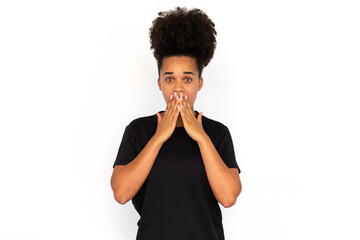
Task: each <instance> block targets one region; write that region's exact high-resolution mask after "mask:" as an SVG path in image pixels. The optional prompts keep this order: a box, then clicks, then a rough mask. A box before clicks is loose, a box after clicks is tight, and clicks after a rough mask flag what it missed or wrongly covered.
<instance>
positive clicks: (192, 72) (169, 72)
mask: <svg viewBox="0 0 360 240" xmlns="http://www.w3.org/2000/svg"><path fill="white" fill-rule="evenodd" d="M165 74H174V72H164V74H163V76H165ZM184 74H192V75H194V76H195V74H194V73H193V72H184Z"/></svg>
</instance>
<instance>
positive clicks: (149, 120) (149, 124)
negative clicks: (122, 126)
mask: <svg viewBox="0 0 360 240" xmlns="http://www.w3.org/2000/svg"><path fill="white" fill-rule="evenodd" d="M156 124H157V118H156V114H151V115H146V116H142V117H137V118H135V119H133V120H132V121H130V123H129V124H128V125H127V126H126V127H127V128H129V129H132V130H134V131H135V132H139V131H140V132H141V131H143V130H147V131H153V130H154V129H155V130H156Z"/></svg>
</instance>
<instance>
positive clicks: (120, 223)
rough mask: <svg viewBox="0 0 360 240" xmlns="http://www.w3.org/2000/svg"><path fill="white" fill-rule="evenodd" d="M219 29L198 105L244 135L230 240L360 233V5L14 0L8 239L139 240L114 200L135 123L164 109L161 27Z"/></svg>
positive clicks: (5, 73)
mask: <svg viewBox="0 0 360 240" xmlns="http://www.w3.org/2000/svg"><path fill="white" fill-rule="evenodd" d="M176 6H187V7H189V8H191V7H198V8H200V9H202V10H203V11H205V12H206V13H207V14H208V15H209V17H210V18H211V19H212V20H213V21H214V23H215V24H216V26H215V27H216V30H217V32H218V37H217V42H218V44H217V48H216V50H215V54H214V58H213V59H212V61H211V62H210V64H209V65H208V67H206V68H205V69H204V72H203V74H204V86H203V88H202V90H201V91H200V92H199V94H198V96H197V100H196V102H195V109H196V110H198V111H203V112H204V116H207V117H209V118H212V119H215V120H218V121H220V122H222V123H224V124H225V125H227V126H228V127H229V129H230V132H231V134H232V137H233V142H234V146H235V154H236V157H237V161H238V164H239V166H240V168H241V170H242V172H241V174H240V178H241V180H242V184H243V190H242V193H241V194H240V196H239V197H238V199H237V202H236V204H235V205H234V206H232V207H230V208H223V207H222V206H221V205H220V206H221V209H222V212H223V224H224V231H225V237H226V239H227V240H238V239H242V240H252V239H256V240H258V239H276V240H280V239H284V240H285V239H292V240H297V239H299V240H300V239H347V240H349V239H359V238H360V233H359V230H358V227H359V225H360V219H359V218H360V217H359V216H360V207H359V202H360V193H359V189H360V188H359V183H360V177H359V160H360V150H359V149H360V127H359V123H360V94H359V92H360V71H359V70H360V69H359V67H360V47H359V46H360V44H359V43H360V31H359V29H360V14H359V12H360V7H359V3H358V1H346V0H342V1H340V0H338V1H325V0H324V1H320V0H311V1H310V0H302V1H285V0H283V1H280V0H276V1H264V0H263V1H259V0H255V1H254V0H253V1H236V3H235V1H234V2H230V1H224V0H222V1H214V2H213V3H210V2H209V1H169V0H167V1H143V2H140V1H126V2H125V1H124V2H122V1H103V0H102V1H100V0H97V1H80V0H71V1H70V0H67V1H64V0H63V1H1V3H0V34H1V37H0V79H1V85H0V105H1V108H0V109H1V112H0V114H1V118H0V121H1V124H0V144H1V151H0V159H1V165H0V191H1V199H0V201H1V204H0V226H1V230H0V239H6V240H11V239H36V240H41V239H46V240H48V239H56V240H57V239H59V240H60V239H61V240H64V239H66V240H67V239H69V240H70V239H88V240H91V239H109V240H112V239H113V240H115V239H135V235H136V231H137V225H136V223H137V221H138V219H139V216H138V214H137V212H136V211H135V209H134V207H133V205H132V203H131V202H128V203H127V204H125V205H120V204H118V203H117V202H116V201H115V200H114V198H113V195H112V191H111V187H110V177H111V173H112V164H113V162H114V160H115V157H116V154H117V150H118V147H119V144H120V141H121V138H122V134H123V131H124V128H125V126H126V125H127V124H128V123H129V122H130V121H131V120H133V119H135V118H138V117H142V116H147V115H151V114H155V113H156V112H157V111H158V110H164V109H165V107H166V105H165V100H164V99H163V97H162V94H161V91H160V90H159V89H158V87H157V83H156V80H157V68H156V61H155V58H154V57H153V55H152V52H151V50H150V42H149V35H148V34H149V27H150V26H151V23H152V20H154V19H155V18H156V17H157V13H158V12H159V11H167V10H169V9H173V8H174V7H176Z"/></svg>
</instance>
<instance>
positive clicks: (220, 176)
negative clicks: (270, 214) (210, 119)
mask: <svg viewBox="0 0 360 240" xmlns="http://www.w3.org/2000/svg"><path fill="white" fill-rule="evenodd" d="M198 145H199V148H200V152H201V156H202V159H203V162H204V166H205V170H206V175H207V178H208V181H209V183H210V186H211V189H212V191H213V193H214V196H215V198H216V199H217V200H218V202H220V203H221V204H222V205H223V206H224V207H228V206H231V205H233V204H234V203H235V201H236V198H237V196H238V195H239V194H240V192H241V189H240V188H239V185H238V183H237V179H236V178H235V176H234V175H233V173H232V172H231V170H230V169H229V168H228V167H227V166H226V164H225V163H224V161H223V160H222V159H221V157H220V155H219V153H218V152H217V150H216V148H215V147H214V145H213V143H212V141H211V139H210V138H209V136H208V135H207V134H206V133H204V135H203V137H202V138H201V140H199V141H198Z"/></svg>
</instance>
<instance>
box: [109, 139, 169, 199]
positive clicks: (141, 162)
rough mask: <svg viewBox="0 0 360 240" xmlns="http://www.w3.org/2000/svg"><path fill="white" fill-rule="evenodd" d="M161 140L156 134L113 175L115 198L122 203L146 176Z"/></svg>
mask: <svg viewBox="0 0 360 240" xmlns="http://www.w3.org/2000/svg"><path fill="white" fill-rule="evenodd" d="M162 144H163V142H161V141H160V140H159V138H158V137H157V136H156V134H155V135H154V136H153V137H152V138H151V139H150V140H149V142H148V143H147V144H146V146H145V147H144V148H143V150H142V151H141V152H140V153H139V154H138V156H137V157H136V158H135V159H134V160H133V161H131V162H130V163H128V164H127V165H126V166H125V167H124V168H123V169H121V171H119V173H117V175H115V176H113V179H112V181H111V182H112V189H113V191H114V196H115V199H116V200H117V201H118V202H119V203H122V204H125V203H126V202H127V201H129V200H130V199H132V198H133V197H134V196H135V195H136V193H137V192H138V191H139V189H140V188H141V186H142V185H143V184H144V182H145V180H146V178H147V177H148V175H149V173H150V170H151V168H152V166H153V164H154V162H155V159H156V157H157V155H158V153H159V151H160V148H161V147H162Z"/></svg>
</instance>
